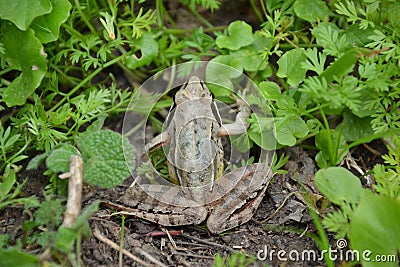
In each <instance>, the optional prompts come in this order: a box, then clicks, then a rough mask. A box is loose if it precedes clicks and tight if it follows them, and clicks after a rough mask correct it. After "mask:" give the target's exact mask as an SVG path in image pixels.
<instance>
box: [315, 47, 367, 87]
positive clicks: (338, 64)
mask: <svg viewBox="0 0 400 267" xmlns="http://www.w3.org/2000/svg"><path fill="white" fill-rule="evenodd" d="M360 52H361V50H360V49H358V48H352V49H349V50H348V51H347V52H346V53H344V54H343V56H341V57H340V58H338V59H336V60H335V62H333V63H332V64H331V65H329V67H328V68H326V70H325V71H324V72H322V73H321V75H320V77H321V78H325V79H326V81H327V82H328V83H330V82H332V81H333V80H334V77H335V76H336V77H339V78H340V77H342V76H344V75H346V74H348V73H349V72H350V71H352V70H353V67H354V65H355V64H356V62H357V60H358V58H359V57H360Z"/></svg>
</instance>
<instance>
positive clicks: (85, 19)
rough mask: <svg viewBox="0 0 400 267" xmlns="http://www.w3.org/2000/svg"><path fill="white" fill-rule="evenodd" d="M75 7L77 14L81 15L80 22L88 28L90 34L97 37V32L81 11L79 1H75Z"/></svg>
mask: <svg viewBox="0 0 400 267" xmlns="http://www.w3.org/2000/svg"><path fill="white" fill-rule="evenodd" d="M75 6H76V9H77V10H78V11H79V13H80V14H81V18H82V20H83V21H84V22H85V24H86V26H87V27H88V28H89V30H90V32H91V33H93V34H95V35H97V34H98V32H97V31H96V29H95V28H94V27H93V25H92V23H90V21H89V19H88V18H87V17H86V14H85V13H84V12H82V9H81V5H80V3H79V0H75Z"/></svg>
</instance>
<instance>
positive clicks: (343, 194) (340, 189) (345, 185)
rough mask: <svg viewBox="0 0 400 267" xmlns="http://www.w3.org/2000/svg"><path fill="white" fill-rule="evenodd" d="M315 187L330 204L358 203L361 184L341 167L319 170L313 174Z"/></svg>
mask: <svg viewBox="0 0 400 267" xmlns="http://www.w3.org/2000/svg"><path fill="white" fill-rule="evenodd" d="M315 185H316V186H317V188H318V190H319V191H321V193H322V194H324V195H325V196H326V197H327V198H328V199H329V200H330V201H331V202H333V203H335V204H337V205H341V204H343V202H347V203H358V202H359V201H360V192H361V182H360V179H358V178H357V177H356V176H355V175H354V174H352V173H351V172H350V171H348V170H346V169H345V168H342V167H330V168H327V169H321V170H319V171H318V172H317V173H316V174H315Z"/></svg>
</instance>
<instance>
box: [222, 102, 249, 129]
mask: <svg viewBox="0 0 400 267" xmlns="http://www.w3.org/2000/svg"><path fill="white" fill-rule="evenodd" d="M236 102H237V104H238V106H239V112H238V114H237V115H236V119H235V122H234V123H230V124H224V125H222V126H221V128H220V130H219V132H218V136H226V135H236V134H242V133H245V132H247V128H249V123H248V122H246V119H248V118H249V117H250V114H251V109H250V107H249V105H248V104H247V103H246V102H245V101H243V100H242V99H240V98H238V99H236Z"/></svg>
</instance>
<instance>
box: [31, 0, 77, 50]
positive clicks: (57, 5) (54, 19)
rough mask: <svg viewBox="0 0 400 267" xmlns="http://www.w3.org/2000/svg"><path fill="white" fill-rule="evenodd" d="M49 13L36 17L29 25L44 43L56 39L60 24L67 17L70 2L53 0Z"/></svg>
mask: <svg viewBox="0 0 400 267" xmlns="http://www.w3.org/2000/svg"><path fill="white" fill-rule="evenodd" d="M52 4H53V9H52V10H51V13H50V14H46V15H43V16H40V17H37V18H36V19H35V20H34V21H33V22H32V25H31V28H32V29H33V30H35V33H36V36H37V38H39V40H40V41H41V42H42V43H43V44H45V43H49V42H53V41H55V40H57V39H58V35H59V33H60V26H61V24H62V23H64V22H65V21H66V20H67V18H68V17H69V12H70V10H71V4H70V3H69V1H68V0H53V1H52Z"/></svg>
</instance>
